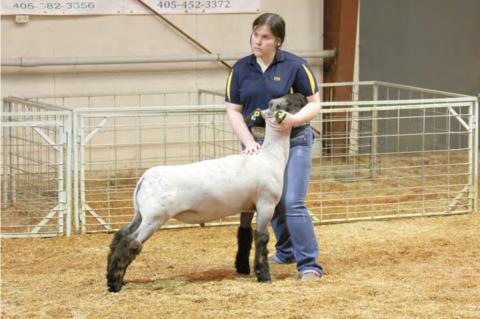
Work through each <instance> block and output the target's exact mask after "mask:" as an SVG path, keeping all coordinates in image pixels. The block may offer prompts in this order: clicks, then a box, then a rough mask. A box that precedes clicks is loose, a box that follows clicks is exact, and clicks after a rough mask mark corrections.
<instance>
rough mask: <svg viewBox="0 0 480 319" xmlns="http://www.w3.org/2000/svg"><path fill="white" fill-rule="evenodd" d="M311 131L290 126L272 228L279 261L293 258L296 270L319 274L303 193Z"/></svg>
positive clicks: (307, 177) (307, 172)
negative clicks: (288, 150) (280, 188)
mask: <svg viewBox="0 0 480 319" xmlns="http://www.w3.org/2000/svg"><path fill="white" fill-rule="evenodd" d="M312 145H313V133H312V130H311V128H310V127H309V126H306V127H302V128H298V129H294V131H293V132H292V136H291V139H290V156H289V159H288V163H287V167H286V169H285V177H284V186H283V193H282V197H281V199H280V202H279V203H278V205H277V207H276V208H275V213H274V215H273V219H272V227H273V231H274V233H275V237H276V239H277V243H276V244H275V248H276V257H277V258H278V259H279V260H280V261H283V262H288V261H296V262H297V269H298V271H299V272H304V271H307V270H310V271H311V270H314V271H317V272H319V273H323V269H322V266H320V264H318V263H317V256H318V253H319V247H318V244H317V239H316V237H315V231H314V229H313V223H312V218H311V217H310V215H309V213H308V210H307V207H306V206H305V196H306V194H307V188H308V184H309V181H310V173H311V168H312V159H311V154H312Z"/></svg>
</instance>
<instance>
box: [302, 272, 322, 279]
mask: <svg viewBox="0 0 480 319" xmlns="http://www.w3.org/2000/svg"><path fill="white" fill-rule="evenodd" d="M320 278H322V274H321V273H319V272H318V271H316V270H305V271H304V272H302V273H301V275H300V280H301V281H315V280H319V279H320Z"/></svg>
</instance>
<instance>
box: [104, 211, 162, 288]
mask: <svg viewBox="0 0 480 319" xmlns="http://www.w3.org/2000/svg"><path fill="white" fill-rule="evenodd" d="M132 224H133V222H132ZM162 224H163V222H159V221H155V222H153V221H151V220H150V221H149V220H145V219H144V220H142V221H141V224H140V226H138V227H137V229H132V227H131V225H130V226H127V227H125V228H122V229H121V230H119V231H118V232H117V233H116V234H115V236H114V238H113V240H112V243H111V244H110V252H109V254H108V261H107V285H108V291H110V292H119V291H120V290H121V289H122V287H123V285H124V282H123V278H124V276H125V272H126V271H127V268H128V266H129V265H130V264H131V263H132V261H133V260H134V259H135V258H136V257H137V256H138V255H139V254H140V252H141V251H142V245H143V243H144V242H145V241H146V240H147V239H148V238H149V237H150V236H151V235H152V234H153V233H154V232H155V231H156V230H157V229H158V228H159V227H160V226H161V225H162Z"/></svg>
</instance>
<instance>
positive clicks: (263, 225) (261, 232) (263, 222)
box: [253, 203, 275, 282]
mask: <svg viewBox="0 0 480 319" xmlns="http://www.w3.org/2000/svg"><path fill="white" fill-rule="evenodd" d="M274 209H275V206H274V205H273V204H270V203H268V204H259V203H257V229H256V230H255V234H254V236H253V238H254V239H255V266H254V267H255V275H256V276H257V280H258V281H259V282H270V281H272V278H271V276H270V267H269V265H268V249H267V244H268V240H269V235H268V223H269V222H270V220H271V219H272V216H273V211H274Z"/></svg>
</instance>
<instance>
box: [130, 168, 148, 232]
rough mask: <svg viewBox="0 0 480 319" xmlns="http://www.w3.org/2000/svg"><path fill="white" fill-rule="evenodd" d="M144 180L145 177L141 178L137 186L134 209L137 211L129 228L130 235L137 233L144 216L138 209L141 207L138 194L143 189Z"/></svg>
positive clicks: (134, 194)
mask: <svg viewBox="0 0 480 319" xmlns="http://www.w3.org/2000/svg"><path fill="white" fill-rule="evenodd" d="M143 179H144V176H142V177H141V178H140V180H139V181H138V183H137V186H135V191H134V192H133V207H134V209H135V216H134V217H133V220H132V222H131V223H130V225H128V226H127V231H128V233H129V234H131V233H133V232H134V231H136V230H137V229H138V227H139V226H140V224H141V223H142V214H141V213H140V210H139V208H138V207H139V205H138V198H137V194H138V191H139V190H140V188H141V187H142V183H143Z"/></svg>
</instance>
